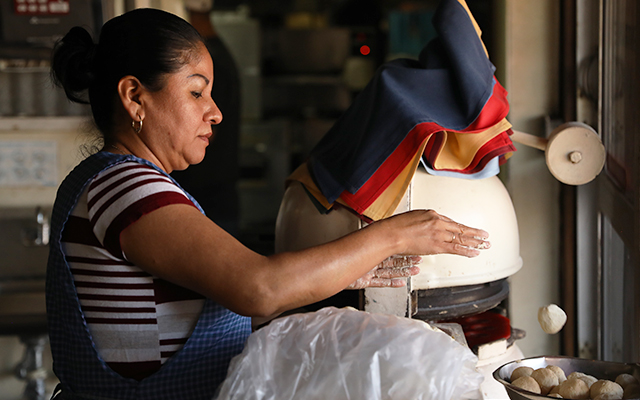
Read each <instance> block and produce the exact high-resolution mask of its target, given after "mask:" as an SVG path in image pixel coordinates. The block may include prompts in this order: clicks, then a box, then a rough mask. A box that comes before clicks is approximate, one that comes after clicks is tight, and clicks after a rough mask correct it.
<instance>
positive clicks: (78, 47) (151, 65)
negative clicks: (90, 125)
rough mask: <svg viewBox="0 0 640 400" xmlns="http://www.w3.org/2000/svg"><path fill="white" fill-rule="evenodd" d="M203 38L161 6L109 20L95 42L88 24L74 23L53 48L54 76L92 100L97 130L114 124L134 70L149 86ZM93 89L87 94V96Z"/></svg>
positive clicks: (75, 97) (79, 97) (77, 98)
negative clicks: (125, 81) (121, 86)
mask: <svg viewBox="0 0 640 400" xmlns="http://www.w3.org/2000/svg"><path fill="white" fill-rule="evenodd" d="M198 42H202V43H204V41H203V39H202V37H201V36H200V34H199V33H198V31H196V29H195V28H194V27H192V26H191V25H190V24H189V23H188V22H187V21H185V20H183V19H182V18H180V17H178V16H176V15H174V14H171V13H168V12H165V11H161V10H156V9H150V8H145V9H136V10H133V11H129V12H127V13H125V14H122V15H120V16H118V17H115V18H113V19H111V20H109V21H107V22H106V23H105V24H104V26H103V27H102V30H101V32H100V39H99V41H98V43H97V44H94V42H93V39H92V38H91V35H90V34H89V32H87V31H86V30H85V29H84V28H81V27H74V28H72V29H71V30H70V31H69V32H68V33H67V34H66V35H65V36H64V37H63V38H62V39H61V40H60V41H58V43H56V46H55V47H54V49H53V58H52V62H51V76H52V79H53V81H54V83H56V84H57V85H58V86H61V87H62V88H63V89H64V91H65V93H66V95H67V97H68V98H69V100H71V101H74V102H78V103H84V104H87V103H88V104H90V105H91V111H92V113H93V118H94V120H95V123H96V125H97V127H98V129H99V130H100V131H101V132H102V134H103V135H107V134H109V133H110V132H111V129H112V128H113V122H114V121H113V115H114V111H115V109H114V105H115V104H116V103H115V99H116V95H117V85H118V81H120V79H121V78H122V77H124V76H127V75H132V76H135V77H136V78H138V79H139V80H140V82H141V83H142V84H143V85H144V86H145V87H146V88H147V89H149V90H151V91H157V90H160V89H162V87H163V85H164V77H165V75H166V74H169V73H172V72H175V71H177V70H178V69H180V68H181V67H182V66H184V65H186V64H188V63H189V62H190V61H191V59H192V57H194V55H195V53H194V52H193V50H195V49H196V47H197V43H198ZM87 91H88V99H87V95H86V94H87Z"/></svg>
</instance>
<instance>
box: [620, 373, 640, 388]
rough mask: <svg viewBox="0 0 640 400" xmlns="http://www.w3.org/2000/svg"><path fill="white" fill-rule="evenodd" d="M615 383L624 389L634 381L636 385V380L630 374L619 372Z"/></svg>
mask: <svg viewBox="0 0 640 400" xmlns="http://www.w3.org/2000/svg"><path fill="white" fill-rule="evenodd" d="M616 383H617V384H618V385H620V386H622V388H623V389H624V388H626V387H627V386H629V385H631V384H632V383H635V384H636V385H637V384H638V380H637V379H636V377H635V376H633V375H631V374H620V375H618V376H617V377H616Z"/></svg>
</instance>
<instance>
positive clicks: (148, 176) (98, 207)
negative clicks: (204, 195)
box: [87, 161, 195, 258]
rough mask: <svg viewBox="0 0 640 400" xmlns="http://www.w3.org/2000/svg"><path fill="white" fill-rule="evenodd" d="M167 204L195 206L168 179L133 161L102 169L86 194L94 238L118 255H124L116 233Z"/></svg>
mask: <svg viewBox="0 0 640 400" xmlns="http://www.w3.org/2000/svg"><path fill="white" fill-rule="evenodd" d="M170 204H188V205H191V206H193V207H195V205H194V204H193V202H192V201H191V200H189V198H188V197H187V196H186V195H185V194H184V192H183V191H182V189H180V188H179V187H178V186H177V185H176V184H175V183H173V182H172V181H171V179H170V178H168V177H167V176H165V175H163V174H161V173H160V172H158V171H156V170H155V169H153V168H151V167H149V166H147V165H144V164H139V163H137V162H133V161H128V162H124V163H121V164H117V165H115V166H113V167H111V168H109V169H106V170H104V171H102V172H101V173H100V174H98V175H97V176H96V177H95V178H94V179H93V181H92V182H91V183H90V184H89V189H88V193H87V208H88V213H89V220H90V222H91V226H92V228H93V231H94V233H95V235H96V237H97V239H98V241H100V243H102V245H103V246H104V247H105V248H106V249H107V250H108V251H109V252H110V253H112V254H113V255H114V256H117V257H121V258H125V257H124V255H123V254H122V249H121V247H120V233H121V232H122V231H123V230H124V229H125V228H127V227H128V226H129V225H131V224H132V223H134V222H136V221H137V220H138V219H140V217H142V216H143V215H145V214H148V213H150V212H151V211H154V210H157V209H158V208H161V207H164V206H166V205H170Z"/></svg>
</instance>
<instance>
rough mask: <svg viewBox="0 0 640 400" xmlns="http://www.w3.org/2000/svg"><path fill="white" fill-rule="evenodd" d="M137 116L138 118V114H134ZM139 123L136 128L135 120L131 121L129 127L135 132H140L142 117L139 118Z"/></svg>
mask: <svg viewBox="0 0 640 400" xmlns="http://www.w3.org/2000/svg"><path fill="white" fill-rule="evenodd" d="M136 115H137V116H138V118H140V114H136ZM139 122H140V125H138V127H137V128H136V121H131V127H132V128H133V131H134V132H135V133H140V132H141V131H142V118H140V121H139Z"/></svg>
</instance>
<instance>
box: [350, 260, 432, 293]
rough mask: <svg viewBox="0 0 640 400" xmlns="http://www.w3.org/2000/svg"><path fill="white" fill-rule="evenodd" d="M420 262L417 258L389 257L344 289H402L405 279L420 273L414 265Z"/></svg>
mask: <svg viewBox="0 0 640 400" xmlns="http://www.w3.org/2000/svg"><path fill="white" fill-rule="evenodd" d="M421 260H422V258H421V257H419V256H391V257H389V258H387V259H385V260H384V261H383V262H381V263H380V264H378V265H376V266H375V267H374V268H373V269H372V270H371V271H369V272H367V273H366V274H364V275H363V276H361V277H360V278H359V279H358V280H356V281H355V282H353V283H352V284H351V285H349V286H347V288H346V289H364V288H367V287H402V286H406V284H407V282H406V281H407V280H406V278H408V277H410V276H413V275H417V274H418V273H420V268H418V267H417V266H416V264H418V263H420V261H421Z"/></svg>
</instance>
